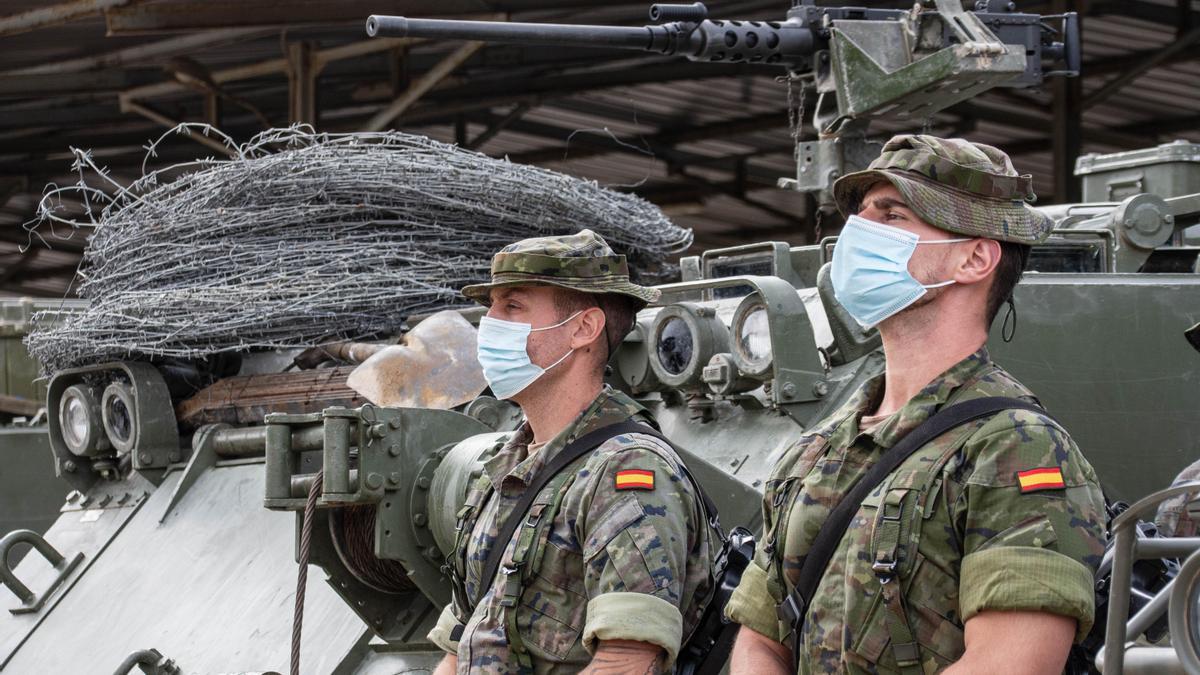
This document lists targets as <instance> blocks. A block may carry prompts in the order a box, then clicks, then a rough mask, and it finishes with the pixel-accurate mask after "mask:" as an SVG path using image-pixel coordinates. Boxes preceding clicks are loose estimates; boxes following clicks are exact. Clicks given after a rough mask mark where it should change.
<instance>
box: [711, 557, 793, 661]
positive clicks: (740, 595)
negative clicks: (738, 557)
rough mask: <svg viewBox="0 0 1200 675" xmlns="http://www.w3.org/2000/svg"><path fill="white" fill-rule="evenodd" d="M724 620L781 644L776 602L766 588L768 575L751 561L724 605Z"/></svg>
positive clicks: (755, 561) (756, 563)
mask: <svg viewBox="0 0 1200 675" xmlns="http://www.w3.org/2000/svg"><path fill="white" fill-rule="evenodd" d="M725 616H726V618H728V619H729V620H730V621H733V622H734V623H739V624H741V625H743V626H745V627H746V628H749V629H750V630H752V631H754V632H756V633H761V634H763V635H765V636H767V637H769V638H771V639H772V640H775V641H776V642H782V641H783V636H782V635H780V634H779V620H778V618H777V613H776V603H775V598H774V597H773V596H772V595H771V592H770V590H769V588H768V586H767V572H766V570H764V569H763V568H762V567H760V566H759V564H758V561H757V560H754V561H751V563H750V564H749V565H747V566H746V571H745V572H743V573H742V580H741V582H739V583H738V587H737V588H736V589H734V591H733V595H732V596H730V598H729V604H727V605H725Z"/></svg>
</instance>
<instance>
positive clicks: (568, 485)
mask: <svg viewBox="0 0 1200 675" xmlns="http://www.w3.org/2000/svg"><path fill="white" fill-rule="evenodd" d="M630 416H637V417H639V418H641V419H642V420H646V419H649V417H648V414H647V413H646V411H645V409H644V408H642V407H641V406H640V405H638V404H637V403H636V402H634V401H633V400H632V399H630V398H628V397H627V396H625V395H624V394H622V393H620V392H616V391H614V390H612V389H611V388H609V387H605V389H604V391H603V392H602V393H601V394H600V395H599V397H598V398H597V399H596V400H595V402H593V403H592V405H591V406H590V407H589V408H588V409H587V410H585V411H584V412H583V413H582V414H581V415H580V417H579V418H578V419H577V420H576V421H575V423H573V424H572V425H571V426H570V427H569V428H567V429H566V430H564V431H563V432H562V433H560V434H559V435H558V436H556V437H555V438H554V439H553V440H551V441H549V442H548V443H547V444H546V445H545V446H543V447H542V448H541V449H539V450H538V451H537V452H536V453H534V454H533V455H532V456H529V454H528V444H529V442H530V440H531V438H532V432H531V431H530V430H529V427H528V425H523V426H522V427H521V428H520V429H519V430H518V431H517V433H516V434H515V435H514V436H513V437H512V438H511V439H510V440H509V442H508V443H507V444H506V445H505V446H504V447H503V448H502V449H501V450H499V451H498V452H497V453H496V454H495V455H494V456H493V457H491V458H490V459H489V460H488V461H487V462H486V464H485V468H484V476H483V477H481V479H480V481H479V482H477V484H476V485H475V486H474V487H473V488H472V489H471V490H470V492H469V493H468V495H467V505H468V506H470V505H477V506H478V507H479V508H478V509H477V510H476V512H475V513H476V515H472V516H468V517H467V520H466V522H464V523H463V526H464V527H463V529H462V532H463V533H464V535H465V534H466V533H469V536H464V537H463V539H464V540H465V541H464V542H463V543H462V544H461V545H460V547H459V550H458V551H457V552H456V555H455V562H456V563H457V564H458V565H459V569H460V570H461V571H462V573H463V574H462V576H463V578H464V580H465V583H466V591H467V593H468V596H469V597H472V598H477V597H480V595H481V593H480V591H481V588H480V587H481V586H486V588H484V589H482V591H483V592H482V598H481V599H480V601H479V603H478V605H477V606H476V608H475V610H474V612H473V613H472V614H471V616H469V617H468V616H455V614H454V607H453V605H451V606H449V607H447V608H446V610H445V611H443V613H442V618H441V619H440V620H439V623H438V627H437V628H435V629H434V630H433V632H431V633H430V635H429V638H430V640H431V641H433V642H434V644H437V645H438V646H440V647H442V648H443V649H446V650H447V651H452V652H455V653H457V655H458V672H460V673H468V672H470V673H480V672H487V673H516V672H518V664H517V660H516V659H515V658H514V657H513V655H512V653H511V652H510V648H509V644H508V642H507V641H506V639H505V622H504V608H503V607H502V606H501V599H502V597H501V596H502V594H503V592H504V588H503V587H504V577H505V574H504V572H503V569H504V568H505V567H506V566H508V565H510V564H511V562H512V558H513V551H514V548H515V546H516V544H517V541H518V540H519V539H520V534H521V531H520V530H518V533H517V535H516V536H514V537H513V540H512V541H510V542H506V543H505V545H506V547H507V548H506V552H505V554H504V557H503V558H502V565H501V569H502V571H501V572H500V573H499V574H497V578H496V580H494V581H486V582H485V581H484V580H481V579H480V578H479V575H480V574H481V572H482V568H483V564H484V560H486V558H487V555H488V552H489V551H490V550H491V547H492V546H495V545H496V543H497V542H496V541H495V538H496V536H497V534H498V531H499V529H500V524H501V523H503V522H504V520H505V519H506V518H507V517H508V514H509V512H510V511H511V509H512V508H513V506H514V505H515V503H516V501H517V500H518V499H519V497H520V495H521V493H522V491H523V490H524V488H525V486H526V485H527V484H528V482H529V481H530V480H531V478H532V476H533V475H534V474H535V473H536V472H537V471H538V470H539V469H541V468H542V467H543V466H544V465H545V464H546V462H548V461H549V460H550V458H552V457H553V456H554V454H555V453H556V452H557V451H559V450H561V449H562V448H563V447H564V446H565V445H566V444H567V443H569V442H570V441H572V440H574V439H575V438H577V437H579V436H582V435H583V434H585V433H587V432H589V431H591V430H593V429H598V428H600V427H602V426H607V425H609V424H613V423H616V422H619V421H624V420H626V419H628V418H629V417H630ZM630 469H640V470H646V471H653V472H654V477H655V479H654V489H653V490H617V489H615V483H616V480H615V476H616V474H617V472H619V471H624V470H630ZM560 475H565V476H566V477H567V480H566V481H565V485H564V487H563V488H562V490H563V491H564V492H563V493H562V501H561V505H560V506H559V508H558V511H557V512H556V513H554V514H553V516H552V517H545V518H543V517H540V515H541V514H542V513H543V512H545V511H546V510H547V509H548V508H549V505H550V504H551V503H552V502H553V501H554V493H555V492H557V491H556V490H554V482H553V481H552V482H551V484H550V485H549V486H547V487H546V488H544V489H543V490H542V492H541V494H539V496H538V498H537V499H536V500H535V501H534V503H533V506H532V507H531V508H530V511H529V513H530V515H531V517H537V518H538V521H539V525H538V527H539V529H538V544H537V545H536V546H535V547H534V549H533V550H534V554H533V558H532V559H533V560H534V561H535V564H536V568H535V569H534V570H533V574H531V575H529V579H528V581H527V582H526V584H525V587H524V590H523V592H522V594H521V598H520V603H519V605H518V607H517V615H516V619H517V625H518V626H519V630H520V639H521V641H522V642H523V643H524V645H525V647H526V648H527V649H528V651H529V652H530V654H531V656H532V657H533V670H534V672H536V673H566V672H576V671H578V670H580V669H582V668H583V667H584V666H586V665H587V664H588V662H589V661H590V660H591V653H592V652H593V651H594V650H595V648H596V645H597V643H598V642H599V641H602V640H616V639H624V640H638V641H642V642H650V643H654V644H658V645H659V646H661V647H663V649H664V650H665V652H666V653H667V654H668V661H669V662H670V661H673V660H674V658H675V656H676V655H677V654H678V651H679V648H680V644H681V643H682V642H683V640H684V638H685V637H686V636H687V635H689V634H690V633H691V631H692V630H693V629H694V628H695V626H696V625H697V623H698V622H699V618H700V615H701V613H702V612H703V610H704V607H705V606H706V604H707V599H708V598H709V596H710V595H711V590H712V580H711V565H712V559H713V556H715V555H716V551H717V548H718V546H719V542H716V541H715V537H714V536H713V535H712V534H711V530H710V529H709V528H708V526H707V523H706V520H705V518H704V515H703V514H704V512H703V506H702V505H701V502H700V501H699V498H698V496H697V495H696V494H694V492H693V488H692V486H691V484H690V483H689V481H688V480H687V479H686V478H685V477H684V474H683V472H682V470H681V469H680V461H679V459H678V456H677V455H676V454H675V452H674V450H673V449H671V448H670V447H669V446H666V445H665V444H663V443H662V442H660V441H659V440H658V439H655V438H653V437H651V436H644V435H641V434H629V435H622V436H617V437H615V438H612V439H610V440H608V441H606V442H605V443H603V444H602V445H600V446H599V447H598V448H597V449H596V450H595V451H593V452H592V453H591V454H590V455H587V456H585V457H583V458H581V459H580V460H578V461H577V462H576V464H574V465H572V466H571V467H568V468H567V469H566V470H564V471H563V473H562V474H560ZM492 485H495V486H499V489H498V490H496V491H492V490H490V486H492ZM489 493H490V496H489ZM457 622H462V623H464V624H465V625H466V628H465V630H464V631H463V634H462V638H461V640H460V641H459V642H458V643H457V644H455V643H453V642H451V641H450V640H449V639H448V638H447V635H448V633H449V628H450V627H451V626H452V625H453V624H454V623H457Z"/></svg>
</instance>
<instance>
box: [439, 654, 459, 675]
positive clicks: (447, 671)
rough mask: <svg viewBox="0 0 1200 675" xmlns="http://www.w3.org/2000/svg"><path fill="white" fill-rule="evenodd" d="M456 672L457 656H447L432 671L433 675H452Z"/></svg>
mask: <svg viewBox="0 0 1200 675" xmlns="http://www.w3.org/2000/svg"><path fill="white" fill-rule="evenodd" d="M457 671H458V656H457V655H455V654H447V655H446V656H445V658H443V659H442V661H441V663H439V664H438V665H437V668H435V669H434V671H433V675H454V673H455V672H457Z"/></svg>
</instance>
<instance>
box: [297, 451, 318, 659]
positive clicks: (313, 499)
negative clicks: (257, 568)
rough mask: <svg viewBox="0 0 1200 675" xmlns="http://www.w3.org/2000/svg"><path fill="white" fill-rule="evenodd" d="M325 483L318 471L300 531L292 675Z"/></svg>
mask: <svg viewBox="0 0 1200 675" xmlns="http://www.w3.org/2000/svg"><path fill="white" fill-rule="evenodd" d="M324 483H325V472H324V471H318V472H317V475H316V477H315V478H314V479H313V482H312V485H311V486H310V487H309V488H308V500H307V501H305V502H304V525H303V526H302V527H301V529H300V560H299V562H300V569H299V571H298V572H296V609H295V612H294V613H293V614H292V663H291V673H292V675H300V632H301V629H302V628H303V627H304V593H305V591H306V590H307V588H308V554H309V552H310V551H311V550H312V529H313V518H314V517H316V515H317V514H316V511H317V497H319V496H320V495H321V486H322V485H323V484H324Z"/></svg>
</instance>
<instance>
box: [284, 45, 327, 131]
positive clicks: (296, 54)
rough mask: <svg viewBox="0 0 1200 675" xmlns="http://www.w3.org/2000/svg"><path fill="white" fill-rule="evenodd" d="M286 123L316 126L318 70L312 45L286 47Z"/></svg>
mask: <svg viewBox="0 0 1200 675" xmlns="http://www.w3.org/2000/svg"><path fill="white" fill-rule="evenodd" d="M287 58H288V69H287V75H288V122H290V123H291V124H297V123H305V124H311V125H313V126H314V127H315V126H316V124H317V75H318V74H319V73H320V68H319V67H318V64H317V63H316V60H315V58H314V52H313V48H312V45H311V44H310V43H308V42H293V43H291V44H289V45H288V56H287Z"/></svg>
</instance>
